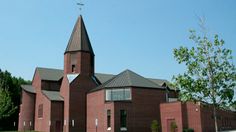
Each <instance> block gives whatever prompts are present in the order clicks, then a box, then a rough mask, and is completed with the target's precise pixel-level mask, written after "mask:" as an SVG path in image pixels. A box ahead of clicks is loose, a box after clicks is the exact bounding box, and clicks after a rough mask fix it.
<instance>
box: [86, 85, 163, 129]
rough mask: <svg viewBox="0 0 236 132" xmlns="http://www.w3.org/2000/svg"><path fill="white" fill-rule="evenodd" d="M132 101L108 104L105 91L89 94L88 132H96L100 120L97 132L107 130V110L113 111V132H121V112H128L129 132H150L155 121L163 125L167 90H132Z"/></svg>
mask: <svg viewBox="0 0 236 132" xmlns="http://www.w3.org/2000/svg"><path fill="white" fill-rule="evenodd" d="M131 91H132V100H131V101H118V102H106V101H105V90H99V91H95V92H92V93H88V94H87V132H94V131H96V126H95V119H98V127H97V132H106V131H108V130H107V110H108V109H110V110H111V130H109V132H119V131H120V110H126V111H127V130H128V132H148V131H151V129H150V126H151V123H152V121H153V120H157V121H158V123H159V124H160V123H161V117H160V103H164V102H165V101H166V95H165V90H160V89H147V88H132V90H131Z"/></svg>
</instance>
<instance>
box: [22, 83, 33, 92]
mask: <svg viewBox="0 0 236 132" xmlns="http://www.w3.org/2000/svg"><path fill="white" fill-rule="evenodd" d="M21 88H22V89H23V90H25V91H27V92H30V93H35V88H34V87H33V86H32V85H21Z"/></svg>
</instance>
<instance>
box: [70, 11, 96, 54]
mask: <svg viewBox="0 0 236 132" xmlns="http://www.w3.org/2000/svg"><path fill="white" fill-rule="evenodd" d="M70 51H85V52H89V53H91V54H92V55H94V53H93V48H92V46H91V44H90V41H89V37H88V34H87V31H86V28H85V25H84V21H83V18H82V16H81V15H80V16H79V18H78V19H77V22H76V24H75V26H74V29H73V32H72V34H71V36H70V40H69V42H68V45H67V47H66V50H65V53H67V52H70Z"/></svg>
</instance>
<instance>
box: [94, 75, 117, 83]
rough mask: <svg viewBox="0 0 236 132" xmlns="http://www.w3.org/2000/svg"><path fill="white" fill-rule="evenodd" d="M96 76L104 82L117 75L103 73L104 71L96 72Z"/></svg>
mask: <svg viewBox="0 0 236 132" xmlns="http://www.w3.org/2000/svg"><path fill="white" fill-rule="evenodd" d="M95 76H96V78H97V79H98V80H99V81H100V82H101V83H102V84H103V83H105V82H106V81H108V80H110V79H111V78H112V77H114V76H115V75H112V74H103V73H95Z"/></svg>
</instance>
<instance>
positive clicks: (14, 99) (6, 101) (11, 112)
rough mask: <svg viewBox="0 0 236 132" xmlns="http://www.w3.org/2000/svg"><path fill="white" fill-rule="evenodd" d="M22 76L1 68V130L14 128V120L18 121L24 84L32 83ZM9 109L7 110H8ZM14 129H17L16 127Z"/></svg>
mask: <svg viewBox="0 0 236 132" xmlns="http://www.w3.org/2000/svg"><path fill="white" fill-rule="evenodd" d="M30 83H31V82H30V81H25V80H24V79H22V78H17V77H13V76H12V75H11V73H10V72H8V71H1V69H0V90H1V92H0V130H9V129H11V130H12V127H13V122H16V124H17V121H18V115H19V107H18V106H19V105H20V100H21V99H20V93H21V87H20V85H22V84H30ZM6 109H7V110H6ZM14 129H17V127H15V128H14Z"/></svg>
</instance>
